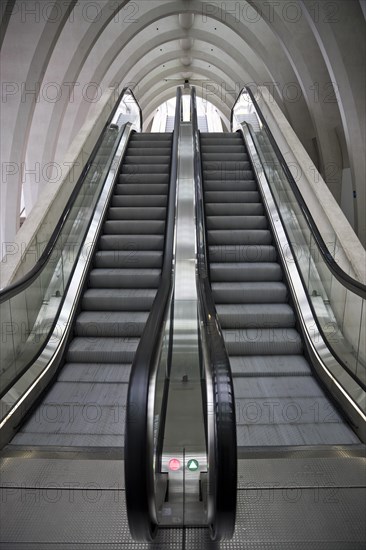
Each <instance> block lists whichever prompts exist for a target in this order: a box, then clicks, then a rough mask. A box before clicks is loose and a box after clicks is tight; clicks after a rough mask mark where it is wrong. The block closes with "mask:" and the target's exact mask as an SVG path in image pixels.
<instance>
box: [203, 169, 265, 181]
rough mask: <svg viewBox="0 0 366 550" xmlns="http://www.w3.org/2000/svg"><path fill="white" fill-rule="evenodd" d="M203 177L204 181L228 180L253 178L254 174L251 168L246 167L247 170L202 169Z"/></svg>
mask: <svg viewBox="0 0 366 550" xmlns="http://www.w3.org/2000/svg"><path fill="white" fill-rule="evenodd" d="M203 178H204V180H205V181H210V180H218V179H219V180H221V181H226V180H227V181H229V180H241V181H246V180H253V178H254V174H253V170H250V169H247V170H235V169H233V170H231V171H226V170H203Z"/></svg>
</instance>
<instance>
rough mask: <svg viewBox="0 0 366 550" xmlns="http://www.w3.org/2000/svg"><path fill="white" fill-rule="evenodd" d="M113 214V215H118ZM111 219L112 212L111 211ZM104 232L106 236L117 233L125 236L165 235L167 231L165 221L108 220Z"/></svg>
mask: <svg viewBox="0 0 366 550" xmlns="http://www.w3.org/2000/svg"><path fill="white" fill-rule="evenodd" d="M116 214H117V213H116V212H113V213H112V215H116ZM109 217H111V212H110V211H109ZM103 231H104V234H105V235H115V234H117V233H120V234H125V235H149V234H153V235H163V234H164V231H165V221H164V220H139V221H136V220H126V221H125V220H117V219H115V220H111V219H110V220H107V221H105V222H104V225H103Z"/></svg>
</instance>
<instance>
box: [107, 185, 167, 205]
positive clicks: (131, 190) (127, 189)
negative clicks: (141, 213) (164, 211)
mask: <svg viewBox="0 0 366 550" xmlns="http://www.w3.org/2000/svg"><path fill="white" fill-rule="evenodd" d="M168 187H169V186H168V184H167V183H123V184H117V185H116V187H115V188H114V194H115V195H144V197H145V200H146V205H147V206H148V205H149V198H150V196H151V195H167V193H168Z"/></svg>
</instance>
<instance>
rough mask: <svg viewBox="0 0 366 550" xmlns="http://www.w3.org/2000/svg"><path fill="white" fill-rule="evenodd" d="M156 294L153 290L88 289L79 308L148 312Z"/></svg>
mask: <svg viewBox="0 0 366 550" xmlns="http://www.w3.org/2000/svg"><path fill="white" fill-rule="evenodd" d="M156 292H157V290H156V289H155V288H154V289H152V288H138V289H137V288H136V289H130V288H128V289H126V288H123V289H115V288H114V289H108V288H103V289H99V288H90V289H87V290H86V291H85V292H84V295H83V298H82V301H81V307H82V309H83V310H89V311H148V310H150V309H151V307H152V304H153V301H154V299H155V296H156Z"/></svg>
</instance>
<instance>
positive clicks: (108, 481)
mask: <svg viewBox="0 0 366 550" xmlns="http://www.w3.org/2000/svg"><path fill="white" fill-rule="evenodd" d="M74 455H75V453H72V452H71V453H68V452H65V451H62V452H61V453H57V452H54V453H52V452H48V453H45V452H40V451H35V452H33V453H32V452H29V451H28V452H24V453H22V452H21V451H19V450H14V449H11V448H8V450H7V451H5V452H3V457H2V459H1V463H0V472H1V535H0V548H1V549H4V550H7V549H9V550H15V549H16V550H18V549H22V550H24V549H27V550H33V549H36V548H37V549H44V550H58V549H60V550H61V549H62V550H71V549H73V550H74V549H75V548H78V549H84V548H88V549H89V548H98V549H99V548H100V549H101V550H104V549H108V550H114V549H117V548H118V549H121V548H126V549H128V550H135V549H136V550H139V549H158V548H161V549H167V548H169V549H172V550H175V549H177V550H178V549H180V550H201V549H202V550H206V549H207V550H208V549H209V550H216V549H218V550H219V549H222V550H237V549H240V550H252V549H253V550H262V549H263V550H264V549H265V550H267V549H268V550H280V549H281V550H282V549H284V550H287V549H288V550H290V549H293V548H296V549H297V550H302V549H310V548H311V549H315V550H317V549H319V550H351V549H352V550H357V549H361V548H362V549H363V548H364V547H365V544H366V528H365V517H366V491H365V487H366V470H365V458H364V456H365V452H364V447H363V446H359V447H358V449H357V450H356V449H355V448H354V447H353V448H352V449H350V448H346V447H344V448H338V449H337V448H333V449H329V448H328V449H324V450H322V449H317V450H316V449H315V450H313V451H309V450H308V449H304V450H300V449H297V450H291V449H288V450H287V451H286V452H283V451H278V453H276V451H274V452H272V456H271V457H269V456H266V453H262V452H261V451H260V450H258V452H256V451H255V450H254V451H253V452H252V453H251V455H250V453H248V456H247V457H246V458H245V459H242V460H240V461H239V487H238V513H237V525H236V531H235V535H234V538H233V540H231V541H227V542H223V543H220V544H217V543H216V544H213V543H212V542H210V539H209V536H208V532H207V530H205V529H199V528H185V529H171V530H161V531H160V532H159V535H158V538H157V540H156V542H155V543H153V544H140V543H135V542H134V541H133V540H132V539H131V537H130V534H129V531H128V525H127V516H126V505H125V493H124V480H123V460H121V459H120V458H118V457H117V456H116V455H115V454H111V455H110V456H109V458H108V456H107V455H108V453H103V452H100V450H97V451H96V453H95V456H94V457H93V456H92V454H91V453H84V455H83V456H82V457H81V458H79V459H78V458H75V456H74ZM269 458H270V460H269Z"/></svg>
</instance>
